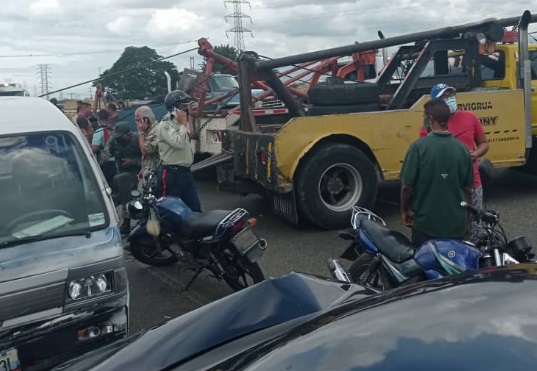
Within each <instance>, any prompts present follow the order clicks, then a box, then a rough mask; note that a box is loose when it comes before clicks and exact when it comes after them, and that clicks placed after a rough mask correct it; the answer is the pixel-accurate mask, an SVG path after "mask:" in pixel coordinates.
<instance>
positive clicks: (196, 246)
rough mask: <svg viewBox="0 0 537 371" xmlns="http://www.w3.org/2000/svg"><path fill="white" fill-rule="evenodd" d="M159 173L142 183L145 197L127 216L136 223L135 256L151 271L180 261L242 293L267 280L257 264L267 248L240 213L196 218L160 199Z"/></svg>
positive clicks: (172, 200)
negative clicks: (211, 275)
mask: <svg viewBox="0 0 537 371" xmlns="http://www.w3.org/2000/svg"><path fill="white" fill-rule="evenodd" d="M155 186H156V176H155V172H151V173H149V174H147V176H146V177H145V179H144V186H143V193H141V192H139V191H137V190H135V191H132V193H131V196H132V200H131V201H130V202H129V204H128V207H127V209H128V212H129V214H130V216H131V218H132V219H135V220H138V224H137V225H136V227H135V228H134V229H133V230H132V232H131V233H130V234H129V236H128V237H127V241H128V242H129V247H130V252H131V254H132V256H133V257H134V258H135V259H136V260H138V261H140V262H142V263H145V264H148V265H152V266H167V265H171V264H174V263H176V262H181V263H183V265H184V266H185V267H186V268H189V269H191V270H192V271H194V272H195V274H194V275H193V277H192V279H191V280H190V282H188V284H187V285H186V288H185V289H186V290H188V288H189V287H190V286H191V285H192V283H193V282H194V281H195V280H196V278H197V277H198V276H199V274H200V273H201V272H202V271H203V270H208V271H210V272H211V273H212V274H213V275H214V276H215V277H216V278H218V279H223V280H224V281H225V282H226V283H227V284H228V285H229V286H230V287H231V288H232V289H233V290H235V291H238V290H241V289H243V288H245V287H247V286H249V285H251V284H255V283H258V282H261V281H263V280H264V279H265V277H264V275H263V272H262V271H261V268H260V267H259V265H258V263H257V260H258V259H259V258H260V257H261V256H262V255H263V253H264V251H265V249H266V248H267V242H266V241H265V240H264V239H262V238H259V236H258V234H257V233H256V232H255V231H254V229H253V227H254V226H255V225H256V224H257V220H256V219H255V218H249V219H248V218H247V216H248V212H247V211H246V210H244V209H242V208H237V209H235V210H212V211H207V212H203V213H195V212H192V210H190V208H189V207H188V206H187V205H186V204H185V203H184V202H183V201H182V200H181V199H180V198H177V197H172V196H166V197H160V198H157V197H156V196H155V194H154V191H153V190H154V188H155Z"/></svg>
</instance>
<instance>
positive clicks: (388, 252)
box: [360, 219, 415, 263]
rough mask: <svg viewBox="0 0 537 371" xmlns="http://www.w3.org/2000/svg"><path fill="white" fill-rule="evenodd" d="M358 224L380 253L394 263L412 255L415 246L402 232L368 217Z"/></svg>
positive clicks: (405, 259)
mask: <svg viewBox="0 0 537 371" xmlns="http://www.w3.org/2000/svg"><path fill="white" fill-rule="evenodd" d="M360 225H361V227H362V229H363V230H364V232H365V233H366V234H367V236H368V237H369V238H371V240H372V241H373V243H374V244H375V245H376V246H377V248H378V249H379V251H380V253H381V254H382V255H384V256H386V257H387V258H388V259H390V260H391V261H393V262H394V263H402V262H404V261H407V260H408V259H410V258H412V257H413V256H414V252H415V247H414V245H412V243H411V242H410V240H409V239H408V238H407V237H406V236H405V235H404V234H402V233H400V232H397V231H392V230H390V229H388V228H386V227H384V226H383V225H381V224H379V223H377V222H375V221H373V220H369V219H362V220H361V222H360Z"/></svg>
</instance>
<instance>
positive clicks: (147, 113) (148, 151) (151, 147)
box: [134, 106, 160, 188]
mask: <svg viewBox="0 0 537 371" xmlns="http://www.w3.org/2000/svg"><path fill="white" fill-rule="evenodd" d="M134 121H135V122H136V127H137V128H138V145H139V146H140V152H142V171H141V172H140V174H139V177H138V178H139V180H140V184H139V188H141V187H140V186H141V185H142V182H143V178H144V176H145V175H146V174H147V173H149V172H150V171H152V170H155V169H156V167H157V164H158V162H159V160H160V157H159V153H158V144H157V119H156V118H155V114H154V113H153V110H152V109H151V108H150V107H149V106H141V107H139V108H138V109H137V110H136V111H135V112H134Z"/></svg>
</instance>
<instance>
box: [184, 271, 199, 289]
mask: <svg viewBox="0 0 537 371" xmlns="http://www.w3.org/2000/svg"><path fill="white" fill-rule="evenodd" d="M202 271H203V267H201V268H198V270H197V271H196V273H194V276H193V277H192V278H191V279H190V281H189V282H188V283H187V284H186V286H185V291H188V289H189V288H190V286H192V284H193V283H194V281H195V280H196V279H197V278H198V276H199V275H200V273H201V272H202Z"/></svg>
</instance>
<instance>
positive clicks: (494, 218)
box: [461, 201, 499, 223]
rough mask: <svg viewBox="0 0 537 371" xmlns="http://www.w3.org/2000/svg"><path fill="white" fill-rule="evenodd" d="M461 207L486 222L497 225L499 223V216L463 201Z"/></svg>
mask: <svg viewBox="0 0 537 371" xmlns="http://www.w3.org/2000/svg"><path fill="white" fill-rule="evenodd" d="M461 206H462V207H464V208H465V209H467V210H470V212H471V213H472V214H473V215H475V216H477V217H478V218H479V219H481V220H483V221H485V222H489V223H497V222H498V221H499V218H498V215H496V214H492V213H490V212H488V211H484V210H480V209H478V208H477V207H475V206H474V205H470V204H469V203H468V202H465V201H462V202H461Z"/></svg>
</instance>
